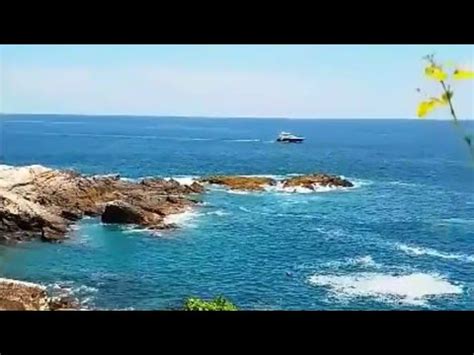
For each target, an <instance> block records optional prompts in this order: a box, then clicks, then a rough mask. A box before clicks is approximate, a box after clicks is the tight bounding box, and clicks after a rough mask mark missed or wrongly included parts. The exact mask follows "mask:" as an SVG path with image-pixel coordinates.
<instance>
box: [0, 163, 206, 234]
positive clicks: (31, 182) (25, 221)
mask: <svg viewBox="0 0 474 355" xmlns="http://www.w3.org/2000/svg"><path fill="white" fill-rule="evenodd" d="M202 191H203V187H202V186H201V185H200V184H198V183H194V184H192V185H190V186H187V185H181V184H179V183H178V182H177V181H175V180H165V179H158V178H157V179H145V180H142V181H140V182H130V181H124V180H121V179H120V177H119V176H118V175H107V176H94V177H88V176H83V175H80V174H78V173H76V172H74V171H62V170H54V169H48V168H45V167H42V166H29V167H9V166H2V165H0V241H3V242H6V243H8V242H15V241H18V240H29V239H33V238H38V239H41V240H44V241H50V242H52V241H60V240H62V239H64V238H65V236H66V234H67V231H68V227H69V226H70V225H71V224H73V223H74V222H76V221H78V220H79V219H81V218H82V217H83V216H84V215H86V216H102V220H103V221H104V222H105V223H127V224H128V223H131V224H139V225H141V226H144V227H150V228H154V229H157V228H168V226H167V225H166V224H165V223H164V221H163V220H164V217H166V216H167V215H169V214H173V213H179V212H182V211H184V210H185V209H186V208H188V207H189V206H191V205H193V204H194V203H195V202H194V201H193V200H191V199H190V198H188V197H189V196H188V195H190V194H195V193H200V192H202Z"/></svg>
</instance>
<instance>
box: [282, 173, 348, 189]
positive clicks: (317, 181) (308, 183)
mask: <svg viewBox="0 0 474 355" xmlns="http://www.w3.org/2000/svg"><path fill="white" fill-rule="evenodd" d="M320 186H324V187H353V186H354V185H353V184H352V183H351V182H350V181H349V180H346V179H343V178H341V177H339V176H335V175H327V174H311V175H303V176H296V177H292V178H290V179H286V180H284V181H283V187H284V188H287V187H304V188H307V189H310V190H315V189H316V188H317V187H320Z"/></svg>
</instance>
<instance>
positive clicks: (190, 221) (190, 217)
mask: <svg viewBox="0 0 474 355" xmlns="http://www.w3.org/2000/svg"><path fill="white" fill-rule="evenodd" d="M199 215H200V213H198V212H196V211H194V210H192V209H188V210H186V211H184V212H181V213H174V214H170V215H168V216H166V217H165V218H164V223H165V224H175V225H177V226H180V227H195V226H196V218H197V217H198V216H199Z"/></svg>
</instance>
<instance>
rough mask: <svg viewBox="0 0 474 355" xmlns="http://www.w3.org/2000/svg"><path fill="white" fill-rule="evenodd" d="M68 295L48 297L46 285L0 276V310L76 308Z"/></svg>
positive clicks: (74, 302)
mask: <svg viewBox="0 0 474 355" xmlns="http://www.w3.org/2000/svg"><path fill="white" fill-rule="evenodd" d="M77 308H78V304H77V302H76V301H75V300H74V299H72V298H69V297H50V296H49V295H48V293H47V291H46V287H44V286H41V285H37V284H34V283H31V282H24V281H17V280H11V279H4V278H0V310H13V311H49V310H65V309H77Z"/></svg>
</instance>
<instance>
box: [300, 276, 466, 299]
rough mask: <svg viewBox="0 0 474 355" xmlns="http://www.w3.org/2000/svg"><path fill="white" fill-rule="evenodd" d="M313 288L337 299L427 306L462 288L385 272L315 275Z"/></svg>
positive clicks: (438, 279)
mask: <svg viewBox="0 0 474 355" xmlns="http://www.w3.org/2000/svg"><path fill="white" fill-rule="evenodd" d="M309 283H310V284H311V285H313V286H319V287H326V288H329V290H330V292H331V293H333V294H334V295H335V296H336V297H339V298H341V299H344V298H356V297H371V298H374V299H376V300H378V301H382V302H389V303H392V302H400V303H404V304H408V305H418V306H427V305H428V301H429V299H430V298H431V297H440V296H447V295H451V296H452V295H457V294H461V293H462V292H463V289H462V287H461V286H459V285H455V284H452V283H450V282H449V281H448V280H446V279H444V278H442V277H441V276H439V275H436V274H426V273H419V272H418V273H412V274H407V275H391V274H383V273H355V274H349V275H326V274H316V275H313V276H311V277H310V278H309Z"/></svg>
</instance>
